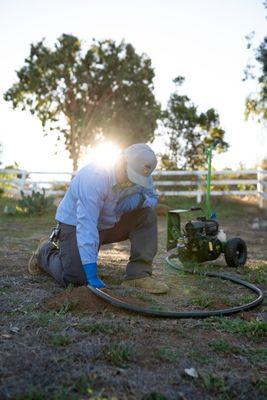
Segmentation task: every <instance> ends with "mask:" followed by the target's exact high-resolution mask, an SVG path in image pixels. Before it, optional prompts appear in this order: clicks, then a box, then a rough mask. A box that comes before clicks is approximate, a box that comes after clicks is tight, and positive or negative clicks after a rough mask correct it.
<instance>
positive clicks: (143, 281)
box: [122, 276, 169, 294]
mask: <svg viewBox="0 0 267 400" xmlns="http://www.w3.org/2000/svg"><path fill="white" fill-rule="evenodd" d="M122 285H123V286H125V287H132V288H136V289H142V290H144V291H145V292H148V293H151V294H164V293H167V292H168V290H169V288H168V286H167V285H166V284H165V283H162V282H159V281H158V279H157V278H155V277H154V276H147V277H145V278H138V279H129V280H126V281H123V283H122Z"/></svg>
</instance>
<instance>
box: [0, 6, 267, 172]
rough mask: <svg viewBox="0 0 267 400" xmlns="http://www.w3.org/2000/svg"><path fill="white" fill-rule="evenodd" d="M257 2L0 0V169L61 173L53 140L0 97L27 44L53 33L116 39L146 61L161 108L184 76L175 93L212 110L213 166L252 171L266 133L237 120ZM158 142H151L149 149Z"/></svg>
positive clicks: (60, 151) (67, 164)
mask: <svg viewBox="0 0 267 400" xmlns="http://www.w3.org/2000/svg"><path fill="white" fill-rule="evenodd" d="M265 14H266V12H265V10H264V7H263V4H262V0H135V1H133V0H98V1H95V0H94V1H93V0H75V1H74V0H72V1H71V0H64V1H63V0H46V1H40V0H0V54H1V60H0V116H1V123H0V143H1V144H2V154H1V155H0V161H2V166H3V165H4V166H5V165H8V164H13V163H14V162H15V161H16V162H17V163H18V164H19V167H20V168H22V169H27V170H28V171H70V170H71V168H72V166H71V161H70V160H69V158H68V154H67V153H66V152H65V151H64V148H63V146H61V147H58V148H56V147H55V144H56V140H55V138H56V135H54V136H51V135H48V136H46V137H45V136H44V135H43V131H42V128H41V124H40V122H39V121H38V119H37V118H35V117H33V116H32V115H31V114H30V113H28V112H22V111H17V110H16V111H14V110H12V108H11V104H9V103H7V102H5V101H4V100H3V93H4V92H5V91H6V90H7V89H8V88H9V87H10V86H11V85H12V84H14V83H15V82H16V80H17V78H16V73H15V71H16V70H18V69H20V68H21V67H22V66H23V62H24V59H25V58H26V57H27V56H28V54H29V49H30V44H31V43H32V42H37V41H39V40H40V39H42V38H46V40H47V44H49V45H51V46H52V45H53V44H54V43H55V41H56V39H57V38H58V37H59V36H60V35H61V34H62V33H70V34H73V35H76V36H77V37H78V38H79V39H81V40H82V41H83V43H84V46H87V45H90V43H91V41H92V38H95V39H99V40H101V39H106V38H111V39H114V40H117V41H121V40H122V39H125V41H126V42H130V43H132V44H133V46H134V47H135V49H136V51H137V52H138V53H139V54H141V53H146V54H147V55H148V56H149V57H150V58H151V59H152V66H153V67H154V70H155V81H154V85H155V95H156V98H157V100H158V101H159V102H160V103H161V105H162V106H163V107H165V106H166V104H167V101H168V98H169V96H170V94H171V93H172V92H173V91H174V84H173V82H172V80H173V79H174V78H175V77H176V76H178V75H183V76H184V77H185V79H186V80H185V84H184V85H183V90H182V92H183V94H187V95H188V96H189V97H190V98H191V99H192V101H193V102H194V103H195V104H196V105H198V108H199V110H200V111H206V110H207V109H208V108H211V107H213V108H215V109H216V110H217V112H218V113H219V115H220V121H221V126H222V128H223V129H225V131H226V136H225V139H226V141H228V142H229V144H230V149H229V151H228V152H227V153H225V154H220V155H216V156H215V157H214V166H215V167H216V168H219V169H220V168H225V167H231V168H238V167H239V165H240V163H242V164H243V165H244V166H246V167H248V168H249V167H254V166H255V165H256V164H257V163H260V161H261V159H263V158H264V157H267V135H266V130H264V128H263V127H262V126H260V125H259V124H257V123H256V122H254V121H248V122H247V121H245V120H244V110H245V99H246V96H247V95H248V94H249V93H250V92H253V91H254V90H255V89H256V82H255V81H247V82H242V78H243V70H244V68H245V66H246V64H247V62H248V60H249V57H250V56H251V55H250V53H249V52H248V50H247V49H246V39H245V36H246V35H248V34H249V33H250V32H252V31H253V30H255V31H256V34H255V38H254V43H255V45H258V44H259V43H260V42H261V41H262V39H263V37H264V36H265V35H266V27H267V25H266V19H265ZM164 142H165V139H160V140H156V142H155V143H154V145H153V148H154V149H155V151H159V150H161V149H162V145H163V143H164Z"/></svg>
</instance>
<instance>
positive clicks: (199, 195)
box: [197, 171, 202, 204]
mask: <svg viewBox="0 0 267 400" xmlns="http://www.w3.org/2000/svg"><path fill="white" fill-rule="evenodd" d="M201 201H202V174H201V173H200V172H199V171H197V203H198V204H199V203H201Z"/></svg>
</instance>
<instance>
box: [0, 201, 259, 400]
mask: <svg viewBox="0 0 267 400" xmlns="http://www.w3.org/2000/svg"><path fill="white" fill-rule="evenodd" d="M10 202H12V201H11V200H9V199H6V198H1V199H0V235H1V241H0V275H1V279H0V312H1V314H0V315H1V317H0V318H1V324H0V342H1V350H0V354H1V362H0V399H24V400H43V399H45V400H46V399H53V400H65V399H67V400H68V399H73V400H74V399H95V400H104V399H114V400H115V399H118V400H120V399H125V400H126V399H127V400H128V399H143V400H164V399H170V400H179V399H181V400H183V399H184V400H185V399H186V400H192V399H193V400H194V399H196V400H199V399H203V400H206V399H217V400H218V399H221V400H227V399H246V400H248V399H251V400H252V399H253V400H255V399H257V400H259V399H262V400H263V399H266V396H267V380H266V361H267V352H266V331H267V325H266V307H265V304H262V305H261V306H259V307H257V308H256V309H253V310H250V311H248V312H244V313H242V314H238V315H235V316H231V317H221V318H218V317H217V318H208V319H182V320H181V319H180V320H171V319H155V318H147V317H143V316H141V315H138V314H131V313H127V312H124V311H122V310H119V309H116V308H113V307H111V306H108V305H106V304H105V303H99V302H98V300H97V299H96V298H94V296H93V295H91V294H90V293H89V291H88V289H87V288H85V287H84V288H71V287H69V288H67V289H64V288H61V287H60V286H59V285H58V284H56V283H55V282H54V281H53V280H52V279H51V278H50V277H48V276H44V275H42V276H36V277H33V276H31V275H29V274H28V272H27V261H28V258H29V255H30V253H31V251H33V250H34V249H35V247H36V245H37V243H38V239H39V237H40V236H42V235H43V234H48V233H49V230H50V228H51V227H52V226H54V211H55V210H51V212H49V213H47V214H46V215H43V216H31V217H25V216H20V217H15V216H6V215H4V213H3V208H4V205H5V204H6V203H10ZM168 202H169V204H170V205H171V206H172V207H174V208H186V207H189V206H191V205H195V200H194V199H192V200H190V199H189V200H188V199H176V200H174V199H172V200H169V201H168ZM214 208H215V209H216V211H217V213H218V217H219V221H220V223H221V226H222V227H223V228H224V230H225V231H226V233H227V235H228V236H229V237H231V236H240V237H242V238H243V239H244V240H245V241H246V242H247V246H248V262H247V265H246V266H245V267H242V268H239V269H238V270H231V269H230V268H227V267H226V265H225V261H224V259H223V257H222V256H221V257H220V258H219V259H218V260H216V261H215V262H214V263H212V264H209V265H202V266H199V268H202V269H203V270H205V269H212V270H218V271H227V272H229V273H233V274H236V275H237V276H239V277H241V278H243V279H245V280H248V281H250V282H252V283H255V284H257V285H258V286H259V287H261V288H262V289H265V287H266V279H267V273H266V266H267V261H266V259H267V237H266V236H267V235H266V231H264V230H263V229H259V230H253V229H252V224H253V221H254V220H255V218H259V219H260V220H263V219H267V215H266V212H264V211H260V210H259V209H258V207H257V205H256V204H255V203H253V202H249V201H240V200H236V199H230V200H229V199H228V200H226V199H222V198H221V199H218V200H215V201H214ZM158 227H159V240H158V242H159V243H158V244H159V250H158V255H157V258H156V259H155V265H154V273H155V274H156V275H157V276H158V279H161V280H164V281H165V282H167V283H168V285H169V287H170V292H169V293H168V294H167V295H164V296H152V295H147V294H144V293H142V292H140V291H137V290H126V289H122V288H121V286H120V283H121V281H122V279H123V274H124V269H125V265H126V262H127V258H128V253H129V243H128V242H123V243H119V244H113V245H109V246H103V248H102V249H101V251H100V259H99V269H100V274H101V276H102V278H103V280H104V281H105V282H106V283H107V285H108V286H109V289H110V290H111V291H112V292H113V293H114V294H115V295H117V296H120V297H124V298H126V299H127V300H129V301H132V302H135V303H136V304H145V305H146V306H149V307H151V308H154V309H161V310H164V309H166V310H167V309H170V310H183V309H187V310H192V309H198V310H200V309H205V310H208V309H214V308H221V307H228V306H232V305H238V304H241V303H243V302H247V301H250V300H252V299H253V298H254V297H253V296H254V295H253V294H252V293H251V292H250V291H248V290H247V289H245V288H241V287H239V286H236V285H234V284H232V283H229V282H225V281H221V280H217V279H213V278H205V277H204V276H201V277H200V276H196V275H187V274H183V273H178V272H176V271H175V270H172V269H170V268H169V267H168V266H167V265H166V262H165V256H166V250H165V245H166V218H165V217H159V218H158Z"/></svg>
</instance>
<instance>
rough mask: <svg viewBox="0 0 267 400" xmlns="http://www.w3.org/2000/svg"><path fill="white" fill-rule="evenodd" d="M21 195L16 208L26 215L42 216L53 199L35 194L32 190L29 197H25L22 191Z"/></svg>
mask: <svg viewBox="0 0 267 400" xmlns="http://www.w3.org/2000/svg"><path fill="white" fill-rule="evenodd" d="M20 193H21V199H20V200H19V201H18V207H19V208H20V209H21V210H22V211H23V212H24V213H25V214H27V215H34V214H37V215H41V214H44V213H45V212H46V211H47V210H49V209H50V207H51V206H52V204H53V198H52V197H47V196H46V195H45V190H44V189H43V193H40V192H35V191H34V190H33V191H32V193H31V194H30V195H25V194H24V192H23V191H21V192H20Z"/></svg>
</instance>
